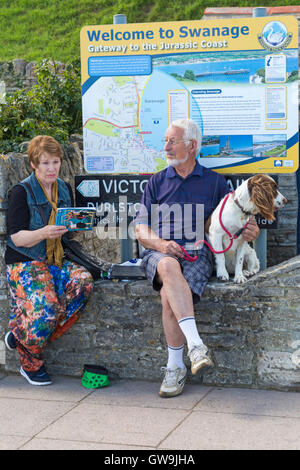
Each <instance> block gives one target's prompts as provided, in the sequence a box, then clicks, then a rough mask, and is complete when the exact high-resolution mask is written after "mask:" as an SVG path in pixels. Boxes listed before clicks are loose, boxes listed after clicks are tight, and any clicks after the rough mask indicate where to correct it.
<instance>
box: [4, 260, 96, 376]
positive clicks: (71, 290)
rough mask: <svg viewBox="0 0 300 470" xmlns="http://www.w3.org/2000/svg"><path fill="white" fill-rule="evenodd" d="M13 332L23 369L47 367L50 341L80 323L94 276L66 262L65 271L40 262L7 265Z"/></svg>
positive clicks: (31, 369)
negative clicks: (44, 357) (45, 363)
mask: <svg viewBox="0 0 300 470" xmlns="http://www.w3.org/2000/svg"><path fill="white" fill-rule="evenodd" d="M7 280H8V284H9V287H10V293H11V304H12V311H11V315H10V321H9V329H10V330H11V332H12V333H13V335H14V337H15V339H16V344H17V351H18V353H19V356H20V361H21V366H22V368H23V369H24V370H26V371H29V372H35V371H37V370H39V369H40V367H41V366H42V365H43V364H44V360H43V358H42V352H43V350H44V348H45V346H46V345H47V343H48V342H49V341H53V340H54V339H56V338H59V337H60V336H62V335H63V334H64V333H65V332H66V331H67V330H68V329H69V328H70V327H71V326H72V325H73V323H74V322H75V321H76V320H78V318H79V317H80V314H81V312H82V310H83V308H84V306H85V305H86V303H87V301H88V299H89V297H90V295H91V293H92V289H93V279H92V276H91V274H90V273H89V272H88V271H87V270H86V269H85V268H83V267H82V266H79V265H77V264H75V263H71V262H70V261H65V262H64V263H63V266H62V268H61V269H60V268H58V267H57V266H54V265H48V264H47V263H43V262H40V261H27V262H24V263H14V264H10V265H8V266H7Z"/></svg>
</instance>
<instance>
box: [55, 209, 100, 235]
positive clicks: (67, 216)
mask: <svg viewBox="0 0 300 470" xmlns="http://www.w3.org/2000/svg"><path fill="white" fill-rule="evenodd" d="M95 215H96V209H93V208H91V207H59V208H58V209H57V213H56V220H55V225H64V226H65V227H67V229H68V230H92V228H93V225H94V218H95Z"/></svg>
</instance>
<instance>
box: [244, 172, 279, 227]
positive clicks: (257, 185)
mask: <svg viewBox="0 0 300 470" xmlns="http://www.w3.org/2000/svg"><path fill="white" fill-rule="evenodd" d="M248 191H249V195H250V199H251V201H252V202H253V203H254V204H255V205H256V207H257V209H258V211H259V213H260V214H261V215H262V216H263V217H265V218H266V219H267V220H275V217H274V198H275V196H276V193H277V185H276V183H275V181H274V180H273V179H272V178H270V177H269V176H268V175H264V174H261V175H255V176H252V177H251V178H249V179H248Z"/></svg>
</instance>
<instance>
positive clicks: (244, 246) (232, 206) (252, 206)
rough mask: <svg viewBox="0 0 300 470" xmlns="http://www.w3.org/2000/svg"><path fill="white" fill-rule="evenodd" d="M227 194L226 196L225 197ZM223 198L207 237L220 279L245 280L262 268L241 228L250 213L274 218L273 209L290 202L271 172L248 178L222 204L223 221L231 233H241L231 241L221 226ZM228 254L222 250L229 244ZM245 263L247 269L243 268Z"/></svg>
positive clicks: (215, 212)
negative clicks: (231, 277) (279, 188)
mask: <svg viewBox="0 0 300 470" xmlns="http://www.w3.org/2000/svg"><path fill="white" fill-rule="evenodd" d="M225 197H226V196H225ZM224 199H225V198H223V199H222V200H221V202H220V203H219V205H218V206H217V207H216V209H215V210H214V212H213V213H212V215H211V221H210V225H209V227H206V230H208V232H207V236H208V240H209V242H210V244H211V245H212V248H213V249H214V250H215V251H217V252H221V253H215V260H216V271H217V278H219V279H221V280H223V281H228V280H229V274H228V272H229V273H230V274H235V276H234V279H233V281H234V282H236V283H243V282H245V281H246V280H247V277H248V276H253V275H254V274H256V273H257V272H258V271H259V267H260V266H259V260H258V258H257V256H256V253H255V250H254V249H253V248H251V247H250V245H249V244H248V243H247V242H246V241H244V240H243V237H242V236H241V235H240V233H241V230H240V229H242V228H243V227H244V225H245V224H246V223H247V220H248V219H249V217H250V216H251V215H253V216H254V215H256V214H261V215H262V216H263V217H264V218H266V219H267V220H274V219H275V217H274V211H276V210H278V209H280V208H281V207H283V206H284V205H285V204H286V203H287V199H286V198H285V197H284V196H283V195H282V194H281V193H280V192H279V191H278V189H277V184H276V182H275V181H274V180H273V179H272V178H271V177H270V176H268V175H264V174H259V175H255V176H252V177H251V178H248V179H247V180H246V181H244V182H243V183H242V184H241V185H240V186H239V187H238V188H237V189H236V190H235V191H234V192H232V193H230V195H229V196H228V199H227V201H226V203H225V205H224V207H223V211H222V214H221V220H222V223H223V225H224V227H225V228H226V229H227V231H228V232H230V234H231V235H234V234H236V233H237V232H238V233H239V235H238V236H237V238H236V239H234V237H233V239H232V240H231V239H230V237H229V235H227V233H226V232H225V231H224V229H223V228H222V226H221V224H220V221H219V213H220V210H221V208H222V205H223V203H224ZM231 243H232V245H231V247H230V249H229V250H228V251H226V252H225V253H222V251H223V250H224V251H225V249H226V247H228V246H230V244H231ZM244 264H245V265H246V269H245V270H243V268H244Z"/></svg>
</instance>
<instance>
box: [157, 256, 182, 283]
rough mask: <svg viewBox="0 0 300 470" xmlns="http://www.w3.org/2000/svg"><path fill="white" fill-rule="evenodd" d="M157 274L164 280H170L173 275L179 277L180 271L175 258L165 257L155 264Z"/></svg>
mask: <svg viewBox="0 0 300 470" xmlns="http://www.w3.org/2000/svg"><path fill="white" fill-rule="evenodd" d="M157 273H158V274H159V277H160V278H161V279H162V280H164V279H170V278H171V277H173V276H174V275H179V274H180V275H181V274H182V271H181V266H180V264H179V262H178V261H177V260H176V259H175V258H171V257H170V256H165V257H164V258H162V259H161V260H160V261H159V263H158V264H157Z"/></svg>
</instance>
